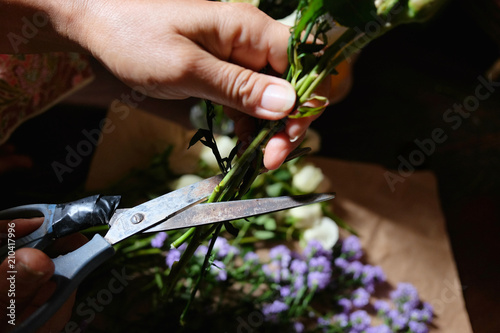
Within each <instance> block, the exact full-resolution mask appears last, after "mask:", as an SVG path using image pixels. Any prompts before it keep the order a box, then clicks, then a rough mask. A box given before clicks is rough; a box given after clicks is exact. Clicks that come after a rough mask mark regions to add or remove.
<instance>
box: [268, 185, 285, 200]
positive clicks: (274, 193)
mask: <svg viewBox="0 0 500 333" xmlns="http://www.w3.org/2000/svg"><path fill="white" fill-rule="evenodd" d="M282 191H283V184H282V183H274V184H269V185H268V186H267V187H266V193H267V195H268V196H270V197H278V196H280V195H281V193H282Z"/></svg>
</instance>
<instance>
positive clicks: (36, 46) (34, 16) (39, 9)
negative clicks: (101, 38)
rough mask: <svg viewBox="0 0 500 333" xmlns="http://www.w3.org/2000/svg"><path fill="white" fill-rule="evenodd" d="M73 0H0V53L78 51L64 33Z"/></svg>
mask: <svg viewBox="0 0 500 333" xmlns="http://www.w3.org/2000/svg"><path fill="white" fill-rule="evenodd" d="M72 7H75V5H74V1H60V0H45V1H41V0H13V1H12V0H11V1H8V0H0V8H1V9H2V10H0V32H1V33H2V35H3V38H1V39H0V53H4V54H22V53H42V52H52V51H55V52H57V51H76V52H82V51H84V50H83V48H82V47H81V46H80V45H79V43H78V42H77V41H76V40H74V39H72V38H71V36H70V34H68V33H67V32H68V27H70V23H71V21H72V17H75V15H74V14H73V8H72Z"/></svg>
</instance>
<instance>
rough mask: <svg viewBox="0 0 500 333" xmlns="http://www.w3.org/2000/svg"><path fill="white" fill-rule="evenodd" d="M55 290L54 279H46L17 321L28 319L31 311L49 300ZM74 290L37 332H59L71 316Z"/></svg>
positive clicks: (74, 296)
mask: <svg viewBox="0 0 500 333" xmlns="http://www.w3.org/2000/svg"><path fill="white" fill-rule="evenodd" d="M55 290H56V283H55V282H54V281H52V280H51V281H47V282H46V283H44V284H43V285H42V286H41V287H40V288H39V289H38V291H37V293H36V295H34V296H33V299H32V302H30V304H29V305H28V306H27V307H26V309H25V310H24V312H23V314H22V315H21V316H20V317H19V322H23V321H24V320H26V319H28V318H29V317H30V316H31V315H32V314H33V312H35V311H36V310H37V309H38V308H39V307H40V306H42V305H43V304H44V303H45V302H47V301H48V300H49V298H50V297H51V296H52V294H53V293H54V291H55ZM75 298H76V291H74V292H73V293H72V294H71V295H70V296H69V297H68V299H67V300H66V302H65V303H64V304H63V305H62V306H61V308H60V309H59V310H58V311H57V312H56V313H55V314H54V315H53V316H52V317H51V318H50V319H49V320H47V322H46V323H45V324H44V325H43V326H42V327H41V328H39V329H38V330H37V333H42V332H60V331H61V330H62V329H63V328H64V326H65V325H66V323H67V322H68V321H69V319H70V318H71V314H72V311H73V305H74V303H75Z"/></svg>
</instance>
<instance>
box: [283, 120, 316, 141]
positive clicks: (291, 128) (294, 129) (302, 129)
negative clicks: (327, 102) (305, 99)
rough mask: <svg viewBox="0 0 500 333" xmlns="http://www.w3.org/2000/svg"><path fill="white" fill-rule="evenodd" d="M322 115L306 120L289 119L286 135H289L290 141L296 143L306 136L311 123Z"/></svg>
mask: <svg viewBox="0 0 500 333" xmlns="http://www.w3.org/2000/svg"><path fill="white" fill-rule="evenodd" d="M320 115H321V113H320V114H317V115H314V116H309V117H304V118H291V119H288V120H287V123H286V127H285V133H286V134H287V135H288V138H289V140H290V141H292V142H295V141H297V140H298V139H299V138H300V137H302V136H304V134H305V133H306V131H307V129H308V128H309V126H310V125H311V123H312V122H313V121H314V120H316V119H317V118H318V117H319V116H320Z"/></svg>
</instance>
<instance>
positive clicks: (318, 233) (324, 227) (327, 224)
mask: <svg viewBox="0 0 500 333" xmlns="http://www.w3.org/2000/svg"><path fill="white" fill-rule="evenodd" d="M303 239H304V241H305V242H306V243H307V242H309V241H310V240H313V239H314V240H317V241H318V242H320V243H321V245H322V246H323V248H325V249H331V248H332V247H333V246H334V245H335V243H337V241H338V239H339V227H338V226H337V224H336V223H335V222H334V221H333V220H332V219H331V218H329V217H326V216H324V217H323V218H322V219H321V221H320V222H319V224H318V225H316V226H314V227H312V228H310V229H307V230H306V231H304V236H303Z"/></svg>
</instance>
